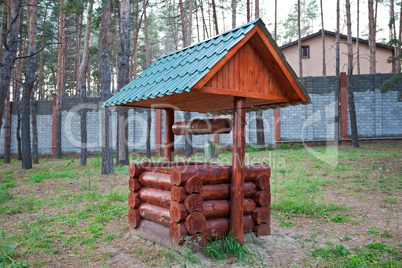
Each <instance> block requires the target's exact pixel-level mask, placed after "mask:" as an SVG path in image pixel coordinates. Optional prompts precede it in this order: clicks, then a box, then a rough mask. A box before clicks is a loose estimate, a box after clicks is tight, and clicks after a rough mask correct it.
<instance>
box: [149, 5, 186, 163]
mask: <svg viewBox="0 0 402 268" xmlns="http://www.w3.org/2000/svg"><path fill="white" fill-rule="evenodd" d="M180 1H181V0H180ZM181 6H183V3H182V5H181ZM142 9H143V12H144V36H145V57H146V62H145V65H146V66H145V67H146V68H148V67H149V65H151V55H150V53H149V42H148V19H147V2H146V0H142ZM183 38H185V35H184V36H183ZM151 124H152V117H151V109H147V158H148V159H151Z"/></svg>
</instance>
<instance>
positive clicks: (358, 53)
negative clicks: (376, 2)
mask: <svg viewBox="0 0 402 268" xmlns="http://www.w3.org/2000/svg"><path fill="white" fill-rule="evenodd" d="M356 16H357V18H356V24H357V30H356V67H357V74H360V44H359V43H360V38H359V35H360V29H359V28H360V21H359V19H360V0H357V14H356Z"/></svg>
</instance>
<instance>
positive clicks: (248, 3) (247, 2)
mask: <svg viewBox="0 0 402 268" xmlns="http://www.w3.org/2000/svg"><path fill="white" fill-rule="evenodd" d="M246 9H247V16H246V18H247V22H249V21H250V20H251V14H250V0H247V1H246Z"/></svg>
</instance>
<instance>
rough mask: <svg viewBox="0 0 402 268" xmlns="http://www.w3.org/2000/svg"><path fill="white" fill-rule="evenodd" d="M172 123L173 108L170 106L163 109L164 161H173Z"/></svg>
mask: <svg viewBox="0 0 402 268" xmlns="http://www.w3.org/2000/svg"><path fill="white" fill-rule="evenodd" d="M173 123H174V110H173V109H172V108H166V109H165V148H164V155H165V162H173V161H174V135H173V131H172V126H173Z"/></svg>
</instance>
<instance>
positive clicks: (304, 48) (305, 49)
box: [301, 46, 310, 59]
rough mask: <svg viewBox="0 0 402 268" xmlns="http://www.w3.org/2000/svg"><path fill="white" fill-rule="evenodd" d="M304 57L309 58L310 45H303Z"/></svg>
mask: <svg viewBox="0 0 402 268" xmlns="http://www.w3.org/2000/svg"><path fill="white" fill-rule="evenodd" d="M301 52H302V58H303V59H309V58H310V46H302V47H301Z"/></svg>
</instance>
